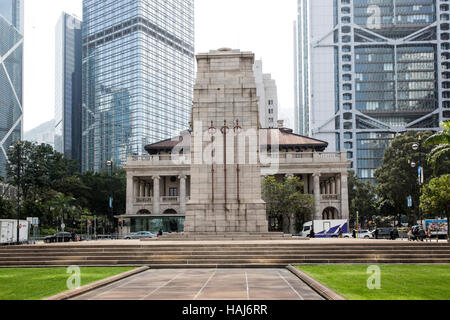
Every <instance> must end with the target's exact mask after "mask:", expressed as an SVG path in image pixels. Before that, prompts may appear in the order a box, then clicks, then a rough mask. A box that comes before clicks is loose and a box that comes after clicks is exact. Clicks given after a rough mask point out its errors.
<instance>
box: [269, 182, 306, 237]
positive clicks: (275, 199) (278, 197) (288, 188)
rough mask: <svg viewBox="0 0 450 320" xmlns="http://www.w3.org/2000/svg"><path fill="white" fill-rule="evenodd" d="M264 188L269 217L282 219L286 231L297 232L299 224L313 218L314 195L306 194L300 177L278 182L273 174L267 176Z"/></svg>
mask: <svg viewBox="0 0 450 320" xmlns="http://www.w3.org/2000/svg"><path fill="white" fill-rule="evenodd" d="M262 190H263V199H264V200H265V201H266V204H267V213H268V215H269V217H272V218H277V219H280V220H281V221H282V224H283V231H284V232H286V233H289V232H290V233H295V229H296V228H297V230H298V226H302V225H303V223H304V222H306V221H307V220H310V219H311V216H312V215H313V212H314V211H313V210H314V197H313V196H311V195H308V194H304V192H303V191H304V185H303V183H302V182H301V181H300V180H299V179H298V178H296V177H294V178H287V179H283V181H281V182H278V181H277V180H276V179H275V177H273V176H271V177H267V178H266V179H265V180H264V182H263V188H262Z"/></svg>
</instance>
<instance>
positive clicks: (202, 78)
mask: <svg viewBox="0 0 450 320" xmlns="http://www.w3.org/2000/svg"><path fill="white" fill-rule="evenodd" d="M254 61H255V56H254V54H253V53H250V52H241V51H239V50H231V49H219V50H217V51H210V52H209V53H205V54H199V55H197V64H198V71H197V79H196V84H195V88H194V102H193V108H192V135H191V199H190V201H189V202H188V203H187V205H186V221H185V226H184V229H185V232H186V233H211V234H218V233H267V232H268V222H267V216H266V204H265V202H264V201H263V200H262V199H261V164H260V160H259V152H260V150H259V147H258V146H259V139H260V137H259V129H260V128H259V120H258V119H259V114H258V97H257V93H256V83H255V78H254V75H253V65H254Z"/></svg>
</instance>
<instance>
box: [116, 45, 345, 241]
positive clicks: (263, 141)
mask: <svg viewBox="0 0 450 320" xmlns="http://www.w3.org/2000/svg"><path fill="white" fill-rule="evenodd" d="M254 62H255V57H254V54H253V53H251V52H241V51H240V50H231V49H219V50H217V51H210V52H209V53H205V54H199V55H197V63H198V72H197V80H196V85H195V89H194V102H193V109H192V115H191V128H190V129H189V130H186V131H184V132H182V133H180V135H179V136H178V137H175V138H173V139H169V140H165V141H161V142H158V143H155V144H151V145H148V146H146V148H145V149H146V151H147V152H148V155H145V156H130V157H128V160H127V164H126V166H125V169H126V171H127V212H126V215H123V216H118V217H117V218H119V219H120V221H122V222H123V227H122V230H121V232H122V233H129V232H138V231H152V232H156V231H158V230H159V229H162V230H163V231H165V232H183V231H184V232H188V233H202V232H207V233H209V232H211V233H221V232H248V233H267V232H268V230H269V229H273V227H274V222H273V221H272V220H271V219H269V221H268V218H267V213H266V204H265V202H264V201H263V200H262V199H261V183H262V179H263V178H264V177H266V176H276V177H277V178H279V179H282V178H283V177H292V176H296V177H299V178H300V179H301V180H302V182H303V183H304V185H305V188H304V192H305V193H306V194H311V195H314V199H315V215H314V219H348V216H349V209H348V190H347V168H348V165H349V163H348V161H347V157H346V154H345V153H340V152H332V153H327V152H325V150H326V148H327V146H328V144H327V143H326V142H323V141H320V140H316V139H312V138H307V137H304V136H300V135H296V134H293V131H292V130H290V129H286V128H284V127H283V126H282V125H280V126H279V128H270V129H265V128H261V127H260V121H259V114H258V112H259V111H258V104H259V103H260V102H259V99H258V96H257V92H256V83H255V77H254V73H253V65H254ZM290 231H291V230H290ZM294 231H295V230H292V232H294Z"/></svg>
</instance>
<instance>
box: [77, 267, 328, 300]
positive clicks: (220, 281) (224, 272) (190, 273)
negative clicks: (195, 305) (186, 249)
mask: <svg viewBox="0 0 450 320" xmlns="http://www.w3.org/2000/svg"><path fill="white" fill-rule="evenodd" d="M74 300H323V298H322V297H321V296H319V295H318V294H317V293H316V292H314V291H313V290H312V289H311V288H310V287H308V286H307V285H306V284H305V283H303V282H302V281H301V280H300V279H298V278H297V277H296V276H295V275H293V274H292V273H291V272H290V271H288V270H286V269H165V270H158V269H153V270H148V271H146V272H143V273H140V274H138V275H135V276H132V277H129V278H126V279H123V280H121V281H118V282H115V283H113V284H110V285H108V286H105V287H103V288H100V289H97V290H94V291H91V292H89V293H87V294H84V295H81V296H78V297H75V298H74Z"/></svg>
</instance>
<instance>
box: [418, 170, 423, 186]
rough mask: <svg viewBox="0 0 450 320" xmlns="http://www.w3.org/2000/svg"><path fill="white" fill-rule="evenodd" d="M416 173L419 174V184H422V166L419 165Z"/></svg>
mask: <svg viewBox="0 0 450 320" xmlns="http://www.w3.org/2000/svg"><path fill="white" fill-rule="evenodd" d="M418 175H419V184H420V185H422V184H423V181H424V179H423V167H419V169H418Z"/></svg>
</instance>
